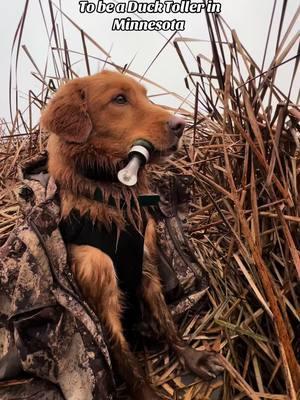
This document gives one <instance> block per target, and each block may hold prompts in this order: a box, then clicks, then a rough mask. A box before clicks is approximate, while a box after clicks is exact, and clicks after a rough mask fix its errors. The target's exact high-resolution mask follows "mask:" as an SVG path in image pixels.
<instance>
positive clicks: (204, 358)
mask: <svg viewBox="0 0 300 400" xmlns="http://www.w3.org/2000/svg"><path fill="white" fill-rule="evenodd" d="M178 355H179V359H180V361H181V363H182V364H183V366H184V367H185V368H187V369H189V370H190V371H192V372H194V373H195V374H196V375H198V376H200V378H202V379H204V380H210V379H214V378H216V376H217V375H218V374H220V373H221V372H222V371H223V370H224V367H223V365H222V362H221V360H220V358H219V356H218V353H216V352H214V351H206V350H204V351H198V350H195V349H193V348H192V347H184V348H182V349H179V350H178Z"/></svg>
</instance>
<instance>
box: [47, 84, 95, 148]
mask: <svg viewBox="0 0 300 400" xmlns="http://www.w3.org/2000/svg"><path fill="white" fill-rule="evenodd" d="M79 81H80V79H78V80H74V81H70V82H68V83H66V84H65V85H64V86H62V87H61V88H60V89H59V90H58V92H57V93H56V94H55V95H54V97H53V99H52V100H51V101H50V102H49V104H48V105H47V107H46V108H45V110H44V111H43V113H42V117H41V127H42V128H43V129H46V130H47V131H49V132H52V133H55V134H57V135H59V136H61V137H62V138H63V139H64V140H66V141H67V142H74V143H84V142H85V141H86V140H87V139H88V137H89V135H90V133H91V131H92V121H91V119H90V116H89V114H88V110H87V92H86V89H84V88H83V87H82V86H83V85H82V84H81V82H79Z"/></svg>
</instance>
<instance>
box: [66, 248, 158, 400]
mask: <svg viewBox="0 0 300 400" xmlns="http://www.w3.org/2000/svg"><path fill="white" fill-rule="evenodd" d="M69 252H70V256H71V262H72V269H73V273H74V275H75V278H76V280H77V282H78V284H79V286H80V288H81V290H82V293H83V295H84V296H85V298H86V300H87V301H88V302H89V304H90V305H91V307H93V308H94V309H95V311H96V313H97V315H98V317H99V319H100V321H101V322H102V324H103V328H104V329H105V331H106V333H107V335H108V338H109V341H110V348H111V353H112V358H113V360H114V362H115V363H116V366H117V368H118V372H119V373H120V375H121V376H122V378H123V379H124V380H125V381H126V383H127V384H128V389H129V390H130V391H131V394H132V396H133V397H134V399H135V400H141V399H143V400H158V399H159V397H158V396H157V395H156V394H155V393H154V391H153V390H152V389H151V387H150V386H149V385H148V384H147V383H146V380H145V378H144V374H143V372H142V370H141V369H140V367H139V365H138V362H137V360H136V358H135V357H134V355H133V353H132V352H131V351H130V348H129V345H128V343H127V341H126V339H125V337H124V334H123V329H122V324H121V314H122V294H121V292H120V290H119V288H118V283H117V278H116V274H115V269H114V266H113V262H112V260H111V258H110V257H109V256H108V255H107V254H105V253H104V252H102V251H101V250H98V249H96V248H94V247H91V246H85V245H82V246H77V245H71V246H69Z"/></svg>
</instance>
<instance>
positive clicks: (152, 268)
mask: <svg viewBox="0 0 300 400" xmlns="http://www.w3.org/2000/svg"><path fill="white" fill-rule="evenodd" d="M158 262H159V259H158V253H157V243H156V228H155V221H154V220H153V219H149V221H148V224H147V227H146V232H145V253H144V265H143V281H142V296H143V299H144V301H145V303H146V304H147V306H148V307H149V309H150V311H151V313H152V316H153V317H154V319H155V320H156V322H157V324H158V325H159V328H160V331H161V332H160V333H161V334H162V335H163V336H165V338H166V340H167V342H168V343H169V345H170V346H171V347H172V348H173V349H174V350H175V351H176V353H177V355H178V357H179V359H180V361H181V362H182V364H183V365H184V366H185V367H187V368H188V369H190V370H191V371H193V372H194V373H196V374H197V375H199V376H200V377H201V378H203V379H211V378H215V377H216V375H217V374H218V373H219V372H221V371H222V370H223V367H222V365H221V363H220V360H219V358H218V355H217V354H216V353H215V352H211V351H197V350H195V349H193V348H192V347H188V346H187V345H186V344H185V343H184V341H183V340H182V339H181V338H180V337H179V335H178V333H177V329H176V327H175V324H174V321H173V319H172V316H171V313H170V311H169V309H168V306H167V304H166V302H165V299H164V296H163V291H162V286H161V283H160V278H159V274H158V270H157V265H158Z"/></svg>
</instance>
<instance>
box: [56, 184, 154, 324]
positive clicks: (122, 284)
mask: <svg viewBox="0 0 300 400" xmlns="http://www.w3.org/2000/svg"><path fill="white" fill-rule="evenodd" d="M94 199H95V200H97V201H99V202H100V203H103V198H102V195H101V192H100V191H96V192H95V197H94ZM138 200H139V204H140V206H142V207H145V206H153V205H156V204H157V203H158V201H159V196H158V195H144V196H140V197H139V198H138ZM108 205H110V206H114V205H115V202H114V199H113V198H110V199H109V201H108ZM121 206H122V201H121ZM123 206H125V201H124V204H123ZM132 206H133V207H134V204H132ZM141 211H142V215H144V216H145V213H144V211H143V209H142V210H141ZM145 227H146V221H144V223H143V231H142V232H141V233H140V232H138V231H137V230H136V228H135V227H134V226H133V225H132V224H130V223H128V224H127V225H126V227H125V230H121V232H119V237H118V232H117V226H116V225H115V224H112V226H111V229H110V230H108V229H107V228H106V227H105V226H104V225H103V224H101V223H99V222H98V223H93V221H92V220H91V218H90V217H89V214H85V215H83V216H80V215H79V212H78V211H77V210H72V212H71V213H70V215H69V216H68V218H66V219H64V220H62V221H61V223H60V231H61V234H62V237H63V239H64V242H65V243H67V244H68V243H69V244H77V245H89V246H92V247H96V248H97V249H99V250H101V251H103V252H104V253H106V254H107V255H108V256H109V257H110V258H111V259H112V261H113V264H114V268H115V271H116V275H117V278H118V285H119V288H120V289H121V291H122V293H123V294H124V295H125V298H126V302H125V305H126V308H127V310H128V312H126V309H125V312H124V316H123V317H124V318H123V319H124V323H125V322H126V325H127V326H129V325H130V324H131V323H132V322H134V320H135V316H136V313H135V312H134V313H133V312H132V310H137V305H138V299H137V289H138V287H139V286H140V284H141V279H142V270H143V254H144V234H145ZM130 310H131V312H130Z"/></svg>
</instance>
